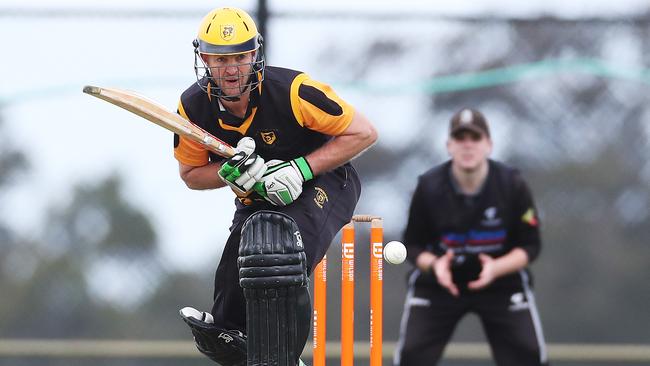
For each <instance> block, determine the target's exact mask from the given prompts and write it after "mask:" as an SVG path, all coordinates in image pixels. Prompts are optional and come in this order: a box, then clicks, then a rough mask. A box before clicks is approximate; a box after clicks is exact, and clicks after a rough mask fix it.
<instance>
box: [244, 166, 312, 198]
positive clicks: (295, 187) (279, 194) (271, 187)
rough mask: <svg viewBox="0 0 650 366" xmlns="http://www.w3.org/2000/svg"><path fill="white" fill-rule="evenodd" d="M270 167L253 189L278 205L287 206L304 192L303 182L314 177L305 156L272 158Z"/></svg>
mask: <svg viewBox="0 0 650 366" xmlns="http://www.w3.org/2000/svg"><path fill="white" fill-rule="evenodd" d="M266 165H267V167H268V169H267V170H266V173H265V174H264V176H263V177H262V179H261V180H260V181H259V182H257V183H255V185H254V186H253V189H254V190H255V192H257V193H258V194H259V195H260V196H262V197H264V199H265V200H267V201H269V202H271V203H272V204H274V205H276V206H286V205H288V204H290V203H292V202H293V201H295V200H296V199H297V198H298V196H300V194H301V193H302V184H303V183H304V182H306V181H308V180H310V179H312V178H313V177H314V174H313V173H312V171H311V167H310V166H309V163H308V162H307V160H306V159H305V158H303V157H300V158H298V159H293V160H290V161H281V160H271V161H269V162H267V163H266Z"/></svg>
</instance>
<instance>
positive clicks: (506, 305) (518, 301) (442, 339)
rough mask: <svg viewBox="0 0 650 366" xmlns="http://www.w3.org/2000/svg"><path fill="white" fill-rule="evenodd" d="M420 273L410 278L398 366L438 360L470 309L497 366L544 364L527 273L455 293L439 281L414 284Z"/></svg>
mask: <svg viewBox="0 0 650 366" xmlns="http://www.w3.org/2000/svg"><path fill="white" fill-rule="evenodd" d="M419 275H420V273H419V271H415V272H413V274H412V275H411V278H410V281H409V292H408V295H407V298H406V302H405V304H404V313H403V315H402V323H401V326H400V338H399V342H398V346H397V349H396V353H395V359H394V364H395V365H396V366H397V365H399V366H416V365H419V366H423V365H435V364H437V363H438V361H439V360H440V357H441V355H442V352H443V350H444V348H445V346H446V345H447V343H448V342H449V339H450V338H451V336H452V334H453V331H454V329H455V327H456V325H457V324H458V322H459V321H460V320H461V318H462V317H463V316H465V315H466V314H467V313H470V312H473V313H476V314H477V315H478V317H479V318H480V321H481V324H482V326H483V329H484V331H485V333H486V336H487V339H488V342H489V343H490V348H491V349H492V355H493V357H494V360H495V362H496V364H497V365H500V366H527V365H547V364H548V361H547V356H546V346H545V343H544V336H543V332H542V327H541V322H540V320H539V315H538V312H537V306H536V304H535V298H534V295H533V292H532V290H531V289H530V285H529V281H528V276H527V274H526V272H524V271H520V272H519V273H518V274H515V276H518V277H519V278H520V279H521V281H520V285H509V286H494V287H488V288H486V289H484V290H480V291H472V292H469V291H463V292H462V293H461V295H460V296H459V297H454V296H452V295H451V294H449V292H447V291H446V290H445V289H443V288H442V287H440V286H438V285H437V284H436V285H431V284H427V285H416V284H415V283H416V280H417V278H416V277H417V276H419ZM513 282H515V283H516V282H517V281H513Z"/></svg>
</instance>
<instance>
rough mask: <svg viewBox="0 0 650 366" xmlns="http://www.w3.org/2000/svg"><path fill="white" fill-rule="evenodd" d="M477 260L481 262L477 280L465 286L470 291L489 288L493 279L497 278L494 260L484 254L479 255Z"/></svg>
mask: <svg viewBox="0 0 650 366" xmlns="http://www.w3.org/2000/svg"><path fill="white" fill-rule="evenodd" d="M478 259H479V261H481V266H482V269H481V273H480V274H479V275H478V279H476V280H474V281H471V282H469V283H468V284H467V288H468V289H470V290H480V289H482V288H485V287H487V286H489V285H490V284H491V283H492V281H494V279H495V278H497V275H496V267H495V263H494V258H492V257H490V256H489V255H487V254H485V253H481V254H479V255H478Z"/></svg>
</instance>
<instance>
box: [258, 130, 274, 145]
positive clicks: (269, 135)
mask: <svg viewBox="0 0 650 366" xmlns="http://www.w3.org/2000/svg"><path fill="white" fill-rule="evenodd" d="M260 136H262V141H264V143H265V144H267V145H273V143H274V142H275V139H276V137H275V131H261V132H260Z"/></svg>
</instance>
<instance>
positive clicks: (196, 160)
mask: <svg viewBox="0 0 650 366" xmlns="http://www.w3.org/2000/svg"><path fill="white" fill-rule="evenodd" d="M262 44H263V42H262V37H261V35H260V34H259V33H258V31H257V27H256V25H255V22H254V21H253V20H252V18H251V17H250V16H249V15H248V14H247V13H246V12H244V11H243V10H241V9H237V8H218V9H215V10H213V11H211V12H210V13H209V14H208V15H206V17H205V18H204V19H203V21H202V23H201V25H200V26H199V33H198V36H197V38H196V40H195V41H194V52H195V65H194V68H195V71H196V74H197V82H196V83H195V84H193V85H191V86H190V87H189V88H188V89H187V90H185V92H183V94H182V95H181V99H180V103H179V105H178V113H179V114H181V115H182V116H184V117H186V118H187V119H188V120H190V121H192V122H194V123H195V124H197V125H199V126H200V127H202V128H203V129H205V130H207V131H208V132H210V133H211V134H213V135H215V136H216V137H218V138H220V139H222V140H224V141H225V142H227V143H229V144H231V145H233V146H235V145H236V149H235V150H236V152H237V153H236V154H235V156H234V157H232V158H230V159H223V158H221V157H219V156H217V155H215V154H212V153H211V152H209V151H207V150H206V149H205V148H204V147H203V146H202V145H200V144H197V143H195V142H193V141H191V140H189V139H186V138H183V137H179V136H178V135H176V136H174V156H175V157H176V159H177V160H178V162H179V169H180V175H181V178H182V179H183V181H184V182H185V183H186V184H187V186H188V187H189V188H191V189H214V188H220V187H226V186H228V187H230V188H231V189H232V190H233V191H234V192H235V194H236V195H237V199H236V200H235V203H236V211H235V214H234V218H233V221H232V226H231V227H230V236H229V238H228V240H227V242H226V245H225V248H224V251H223V254H222V257H221V262H220V263H219V266H218V267H217V271H216V275H215V285H214V305H213V307H212V310H211V311H210V312H202V311H198V310H196V309H194V308H191V307H186V308H183V309H182V310H181V316H182V318H183V320H184V321H185V322H186V323H187V324H188V325H189V326H190V328H191V330H192V333H193V335H194V339H195V342H196V345H197V348H198V349H199V351H201V352H202V353H204V354H205V355H207V356H208V357H209V358H210V359H212V360H213V361H215V362H217V363H219V364H221V365H223V366H231V365H246V364H248V365H271V366H273V365H278V366H295V365H297V364H298V363H299V356H300V353H301V352H302V350H303V348H304V346H305V343H306V341H307V336H308V333H309V327H310V323H311V321H310V319H311V304H310V298H309V293H308V287H307V286H308V280H309V275H310V273H311V271H312V269H313V268H314V267H315V266H316V264H318V262H320V260H321V259H322V258H323V256H324V255H325V253H326V252H327V248H328V247H329V245H330V243H331V241H332V239H333V238H334V236H335V235H336V233H337V232H338V231H339V229H340V228H341V227H343V225H345V224H346V223H348V222H349V221H350V220H351V218H352V214H353V211H354V208H355V206H356V204H357V201H358V199H359V195H360V193H361V187H360V182H359V178H358V176H357V173H356V171H355V170H354V168H353V167H352V165H351V164H350V163H349V161H350V160H351V159H352V158H353V157H355V156H357V155H359V154H360V153H362V152H363V151H364V150H365V149H367V148H368V147H369V146H371V145H372V144H373V143H374V141H375V140H376V139H377V133H376V131H375V129H374V127H373V126H372V125H371V124H370V122H369V121H368V120H367V119H366V118H365V117H364V116H363V115H362V114H361V113H359V112H357V111H355V110H354V108H353V107H352V106H350V105H349V104H348V103H346V102H345V101H343V100H342V99H341V98H339V97H338V96H337V95H336V94H335V93H334V91H333V90H332V89H331V88H330V87H329V86H327V85H325V84H323V83H320V82H318V81H315V80H313V79H311V78H310V77H309V76H308V75H306V74H304V73H302V72H299V71H295V70H289V69H283V68H278V67H271V66H266V65H265V61H264V54H263V50H262ZM206 229H209V228H206Z"/></svg>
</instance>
